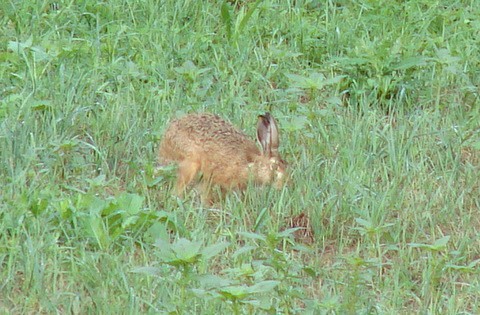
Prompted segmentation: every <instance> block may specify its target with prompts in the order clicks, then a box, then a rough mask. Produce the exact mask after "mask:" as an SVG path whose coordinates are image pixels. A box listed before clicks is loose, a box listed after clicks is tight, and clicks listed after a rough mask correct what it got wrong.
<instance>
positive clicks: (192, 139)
mask: <svg viewBox="0 0 480 315" xmlns="http://www.w3.org/2000/svg"><path fill="white" fill-rule="evenodd" d="M257 139H258V141H259V143H260V145H261V146H262V151H260V150H259V148H258V147H257V146H256V145H255V142H254V141H252V140H251V139H249V138H248V137H247V136H246V135H245V134H244V133H243V132H242V131H240V130H239V129H237V128H235V127H234V126H233V125H232V124H231V123H229V122H227V121H225V120H223V119H222V118H220V117H219V116H217V115H213V114H207V113H199V114H189V115H186V116H184V117H182V118H180V119H177V120H174V121H172V122H171V123H170V125H169V127H168V128H167V131H166V132H165V135H164V137H163V139H162V142H161V144H160V150H159V157H160V162H161V163H163V164H164V163H170V162H176V163H178V175H177V183H176V193H177V195H179V196H181V195H182V194H183V193H184V192H185V189H186V187H187V186H188V185H189V184H190V183H191V182H192V181H193V179H194V178H195V177H196V175H197V174H198V173H200V174H202V177H201V186H202V200H203V201H209V202H211V199H210V188H211V186H218V187H220V188H221V190H222V191H226V190H232V189H237V190H244V189H245V188H246V186H247V183H248V182H249V181H250V180H251V181H253V182H255V183H258V184H261V185H265V184H269V183H272V184H273V185H274V186H275V187H276V188H280V187H281V186H282V184H283V181H284V177H285V171H286V163H285V162H284V161H283V160H282V158H281V157H280V155H279V153H278V146H279V135H278V127H277V123H276V121H275V119H274V118H273V116H272V115H270V113H265V115H260V116H258V123H257Z"/></svg>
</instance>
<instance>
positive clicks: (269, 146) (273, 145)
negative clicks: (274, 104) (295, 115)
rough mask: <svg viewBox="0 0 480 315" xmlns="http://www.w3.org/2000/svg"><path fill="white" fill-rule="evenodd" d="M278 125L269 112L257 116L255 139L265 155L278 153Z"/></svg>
mask: <svg viewBox="0 0 480 315" xmlns="http://www.w3.org/2000/svg"><path fill="white" fill-rule="evenodd" d="M278 138H279V137H278V127H277V122H276V121H275V118H273V116H272V115H270V113H265V115H260V116H258V123H257V139H258V142H260V145H261V146H262V149H263V154H264V155H265V156H270V157H271V156H276V155H278V146H279V140H278Z"/></svg>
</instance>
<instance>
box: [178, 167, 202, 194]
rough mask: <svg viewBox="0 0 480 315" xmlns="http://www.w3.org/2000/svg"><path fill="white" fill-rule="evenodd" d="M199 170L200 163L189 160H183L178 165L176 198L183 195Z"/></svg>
mask: <svg viewBox="0 0 480 315" xmlns="http://www.w3.org/2000/svg"><path fill="white" fill-rule="evenodd" d="M199 170H200V163H199V162H196V161H191V160H183V161H182V162H180V163H179V164H178V176H177V187H176V193H177V195H178V196H181V195H183V193H184V192H185V189H186V187H187V186H188V184H190V183H191V182H192V180H193V178H194V177H195V175H197V173H198V171H199Z"/></svg>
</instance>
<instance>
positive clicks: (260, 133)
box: [253, 113, 287, 188]
mask: <svg viewBox="0 0 480 315" xmlns="http://www.w3.org/2000/svg"><path fill="white" fill-rule="evenodd" d="M257 140H258V142H259V143H260V145H261V146H262V156H261V157H259V159H258V160H257V161H256V163H254V165H253V167H254V168H255V175H256V179H257V181H259V182H260V183H262V184H267V183H272V184H273V186H274V187H275V188H281V187H282V185H283V184H284V182H285V176H286V168H287V163H286V162H285V161H284V160H282V158H281V157H280V154H279V153H278V146H279V145H280V141H279V132H278V126H277V122H276V121H275V118H273V116H272V115H270V113H265V115H260V116H258V123H257Z"/></svg>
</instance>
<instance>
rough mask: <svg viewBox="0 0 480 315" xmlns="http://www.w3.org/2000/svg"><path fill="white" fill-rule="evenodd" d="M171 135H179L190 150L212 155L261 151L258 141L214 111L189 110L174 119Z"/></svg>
mask: <svg viewBox="0 0 480 315" xmlns="http://www.w3.org/2000/svg"><path fill="white" fill-rule="evenodd" d="M166 136H167V137H172V138H176V140H177V141H176V142H177V143H178V144H180V143H181V144H182V146H183V148H184V149H185V150H186V151H205V152H206V153H208V154H210V155H216V154H221V155H225V154H237V155H247V156H252V155H256V154H259V151H258V148H257V146H256V145H255V143H254V142H253V141H252V140H250V139H249V138H248V137H247V136H246V135H245V134H244V133H243V132H242V131H240V130H238V129H237V128H235V127H234V126H233V125H232V124H231V123H229V122H227V121H225V120H224V119H222V118H220V117H219V116H217V115H213V114H189V115H187V116H184V117H182V118H180V119H178V120H175V121H174V122H172V125H171V126H170V128H169V130H168V131H167V135H166Z"/></svg>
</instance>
